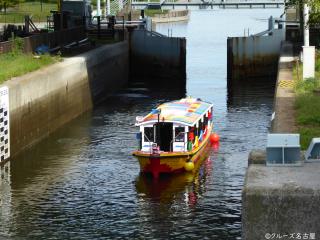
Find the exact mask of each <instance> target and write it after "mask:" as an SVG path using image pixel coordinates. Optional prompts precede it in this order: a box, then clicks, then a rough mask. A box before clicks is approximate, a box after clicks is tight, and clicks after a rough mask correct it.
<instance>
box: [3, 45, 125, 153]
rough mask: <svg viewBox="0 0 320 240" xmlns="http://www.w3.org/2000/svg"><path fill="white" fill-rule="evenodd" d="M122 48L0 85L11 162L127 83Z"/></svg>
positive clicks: (114, 47) (107, 48) (81, 57)
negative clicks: (4, 100) (6, 91)
mask: <svg viewBox="0 0 320 240" xmlns="http://www.w3.org/2000/svg"><path fill="white" fill-rule="evenodd" d="M128 71H129V55H128V43H127V42H122V43H116V44H113V45H106V46H103V47H100V48H97V49H95V50H92V51H90V52H87V53H85V54H82V55H79V56H77V57H73V58H69V59H65V60H64V61H63V62H61V63H57V64H54V65H51V66H48V67H46V68H43V69H40V70H38V71H35V72H32V73H29V74H26V75H24V76H22V77H17V78H14V79H12V80H9V81H7V82H5V84H3V85H5V86H8V88H9V106H10V139H11V140H10V144H11V157H13V156H15V155H17V154H19V153H21V152H22V151H23V150H24V149H26V148H28V147H30V146H32V145H33V144H35V143H37V142H39V141H40V140H41V139H43V138H45V137H46V136H48V135H49V134H50V133H52V132H53V131H55V130H56V129H57V128H59V127H60V126H62V125H63V124H65V123H67V122H68V121H70V120H72V119H73V118H75V117H77V116H79V115H80V114H82V113H83V112H85V111H88V110H89V109H91V108H92V106H93V105H94V104H95V103H97V102H99V101H101V100H102V99H103V98H105V97H106V96H107V95H108V94H109V93H111V92H113V91H115V90H117V89H119V88H121V87H123V86H124V85H126V84H127V83H128V76H129V75H128Z"/></svg>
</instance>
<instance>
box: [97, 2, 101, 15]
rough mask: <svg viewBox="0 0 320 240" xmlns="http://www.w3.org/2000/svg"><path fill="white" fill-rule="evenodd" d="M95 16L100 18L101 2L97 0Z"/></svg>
mask: <svg viewBox="0 0 320 240" xmlns="http://www.w3.org/2000/svg"><path fill="white" fill-rule="evenodd" d="M97 16H101V2H100V0H97Z"/></svg>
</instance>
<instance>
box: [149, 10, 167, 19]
mask: <svg viewBox="0 0 320 240" xmlns="http://www.w3.org/2000/svg"><path fill="white" fill-rule="evenodd" d="M168 12H169V10H167V9H146V10H145V14H146V16H149V17H153V16H154V15H156V14H166V13H168Z"/></svg>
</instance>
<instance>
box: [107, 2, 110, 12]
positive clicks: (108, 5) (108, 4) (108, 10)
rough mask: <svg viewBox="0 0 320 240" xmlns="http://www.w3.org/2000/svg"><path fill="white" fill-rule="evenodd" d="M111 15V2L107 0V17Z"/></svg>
mask: <svg viewBox="0 0 320 240" xmlns="http://www.w3.org/2000/svg"><path fill="white" fill-rule="evenodd" d="M110 14H111V9H110V0H107V15H110Z"/></svg>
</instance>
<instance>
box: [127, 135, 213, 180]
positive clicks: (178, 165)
mask: <svg viewBox="0 0 320 240" xmlns="http://www.w3.org/2000/svg"><path fill="white" fill-rule="evenodd" d="M209 144H210V141H209V140H208V139H206V141H205V142H203V143H202V144H201V146H199V148H198V149H197V151H190V152H181V153H178V152H173V153H161V154H148V153H145V152H141V151H136V152H134V153H133V155H134V156H135V157H136V158H137V159H138V161H139V164H140V169H141V172H144V173H151V174H152V175H153V176H154V177H158V176H159V174H160V173H178V172H184V171H186V170H185V165H186V163H187V162H190V161H191V162H193V163H194V164H197V163H198V162H200V161H199V160H200V159H202V156H203V155H206V154H204V153H205V152H206V151H208V148H207V147H208V145H209Z"/></svg>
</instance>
